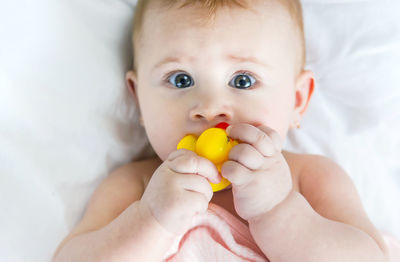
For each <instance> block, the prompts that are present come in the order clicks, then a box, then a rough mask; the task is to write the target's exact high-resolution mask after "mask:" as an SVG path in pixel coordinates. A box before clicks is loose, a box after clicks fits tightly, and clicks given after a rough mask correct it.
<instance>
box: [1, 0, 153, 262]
mask: <svg viewBox="0 0 400 262" xmlns="http://www.w3.org/2000/svg"><path fill="white" fill-rule="evenodd" d="M135 2H136V1H122V0H114V1H106V0H96V1H89V0H86V1H81V0H68V1H62V0H59V1H53V0H40V1H11V0H10V1H1V3H0V37H1V41H0V123H1V124H0V206H1V207H2V212H1V215H0V232H1V234H0V254H1V255H0V256H1V260H2V261H49V260H50V257H51V255H52V252H53V251H54V250H55V248H56V246H57V245H58V244H59V242H60V241H61V240H62V238H64V237H65V236H66V234H68V233H69V231H70V230H71V228H72V227H73V226H74V225H75V224H76V223H77V222H78V220H80V218H81V215H82V212H83V210H84V208H85V205H86V203H87V201H88V198H89V197H90V196H91V195H92V193H93V190H94V189H95V188H96V187H97V186H98V184H99V183H100V182H101V180H102V179H103V178H104V177H105V176H106V175H107V174H108V173H109V172H110V170H112V169H114V168H116V167H117V166H119V165H121V164H123V163H126V162H128V161H130V160H131V159H132V158H136V157H139V156H142V155H143V152H142V151H143V150H145V149H146V147H145V145H146V139H145V135H144V132H143V129H141V128H139V126H138V124H137V116H136V110H135V108H134V107H133V102H132V100H131V99H130V97H129V96H128V94H127V89H126V88H125V83H124V74H125V72H126V71H127V70H128V69H129V67H130V64H131V46H130V31H131V20H132V14H133V8H134V3H135Z"/></svg>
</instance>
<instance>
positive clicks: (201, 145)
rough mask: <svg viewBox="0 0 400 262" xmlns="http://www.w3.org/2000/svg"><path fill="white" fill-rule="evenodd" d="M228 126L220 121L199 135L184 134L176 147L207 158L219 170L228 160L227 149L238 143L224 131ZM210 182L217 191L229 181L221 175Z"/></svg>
mask: <svg viewBox="0 0 400 262" xmlns="http://www.w3.org/2000/svg"><path fill="white" fill-rule="evenodd" d="M228 126H229V125H228V124H227V123H220V124H218V125H217V126H216V127H212V128H209V129H206V130H205V131H204V132H203V133H201V135H200V136H199V137H197V136H195V135H192V134H190V135H186V136H185V137H183V138H182V139H181V141H180V142H179V143H178V146H177V149H181V148H184V149H188V150H191V151H193V152H195V153H196V154H198V155H199V156H202V157H205V158H207V159H208V160H210V161H211V162H213V163H214V165H215V166H216V167H217V169H218V171H219V172H221V166H222V164H223V163H224V162H225V161H226V160H228V156H229V151H230V150H231V149H232V147H234V146H235V145H237V144H238V142H237V141H236V140H233V139H231V138H229V137H228V135H227V133H226V131H225V129H226V128H227V127H228ZM210 184H211V187H212V189H213V192H217V191H220V190H222V189H224V188H226V187H228V186H229V185H230V184H231V182H229V181H228V180H227V179H226V178H224V177H222V180H221V182H220V183H218V184H213V183H210Z"/></svg>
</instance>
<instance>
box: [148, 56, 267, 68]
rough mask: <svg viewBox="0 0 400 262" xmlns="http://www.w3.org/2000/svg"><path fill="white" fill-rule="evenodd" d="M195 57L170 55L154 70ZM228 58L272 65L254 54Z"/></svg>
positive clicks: (241, 61) (242, 61)
mask: <svg viewBox="0 0 400 262" xmlns="http://www.w3.org/2000/svg"><path fill="white" fill-rule="evenodd" d="M195 59H196V58H195V57H193V56H188V57H185V56H168V57H166V58H164V59H162V60H161V61H160V62H158V63H157V64H156V65H155V66H154V67H153V70H156V69H157V68H159V67H161V66H163V65H165V64H169V63H182V62H183V61H185V60H186V61H193V60H195ZM226 59H227V60H230V61H236V62H239V63H245V62H248V63H253V64H258V65H261V66H264V67H267V68H271V66H269V65H267V64H265V63H263V62H262V61H261V60H259V59H257V58H256V57H254V56H237V55H231V54H229V55H227V56H226Z"/></svg>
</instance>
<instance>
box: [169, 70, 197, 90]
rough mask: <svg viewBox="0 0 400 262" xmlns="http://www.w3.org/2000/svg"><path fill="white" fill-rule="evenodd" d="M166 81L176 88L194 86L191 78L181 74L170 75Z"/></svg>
mask: <svg viewBox="0 0 400 262" xmlns="http://www.w3.org/2000/svg"><path fill="white" fill-rule="evenodd" d="M168 81H169V82H170V83H171V84H173V85H174V86H175V87H177V88H188V87H190V86H192V85H193V84H194V81H193V79H192V77H191V76H189V75H187V74H184V73H182V72H178V73H174V74H172V75H171V76H170V77H169V79H168Z"/></svg>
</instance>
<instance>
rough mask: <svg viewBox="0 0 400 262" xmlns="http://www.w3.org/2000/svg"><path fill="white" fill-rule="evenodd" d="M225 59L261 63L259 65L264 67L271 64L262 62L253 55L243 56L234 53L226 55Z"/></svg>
mask: <svg viewBox="0 0 400 262" xmlns="http://www.w3.org/2000/svg"><path fill="white" fill-rule="evenodd" d="M227 59H228V60H234V61H237V62H240V63H244V62H250V63H253V64H258V65H261V66H264V67H268V68H270V67H271V66H269V65H267V64H265V63H263V62H262V61H261V60H259V59H257V58H256V57H254V56H246V57H243V56H236V55H228V56H227Z"/></svg>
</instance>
